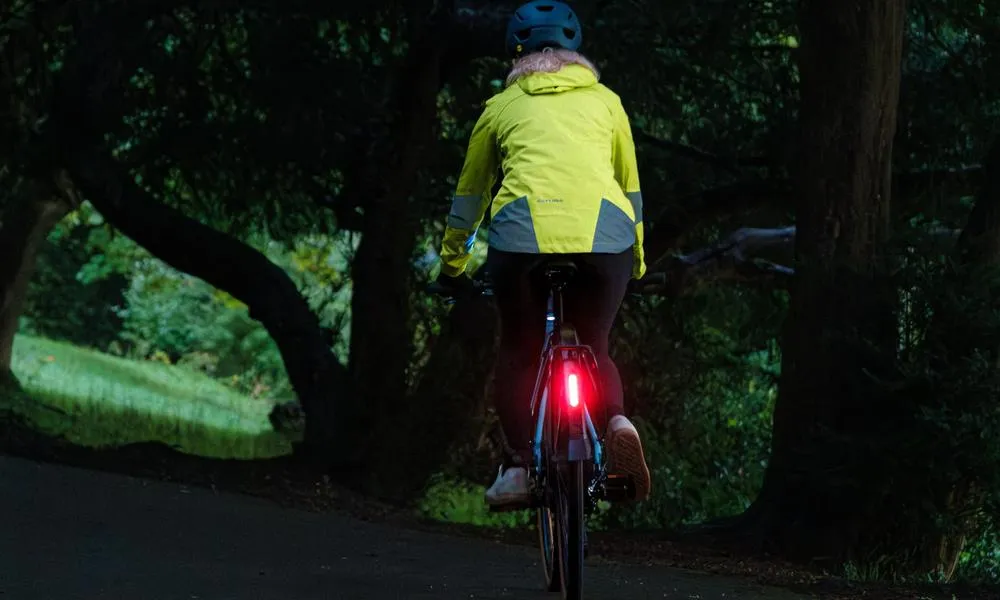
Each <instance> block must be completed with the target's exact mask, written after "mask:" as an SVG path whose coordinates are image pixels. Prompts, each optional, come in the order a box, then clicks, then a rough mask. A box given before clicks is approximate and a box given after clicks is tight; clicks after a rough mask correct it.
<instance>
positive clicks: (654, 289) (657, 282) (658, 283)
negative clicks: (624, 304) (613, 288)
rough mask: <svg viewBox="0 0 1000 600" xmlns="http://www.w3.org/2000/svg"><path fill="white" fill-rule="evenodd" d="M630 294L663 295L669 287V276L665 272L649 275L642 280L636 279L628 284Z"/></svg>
mask: <svg viewBox="0 0 1000 600" xmlns="http://www.w3.org/2000/svg"><path fill="white" fill-rule="evenodd" d="M628 283H629V285H628V291H629V293H630V294H635V295H640V294H657V293H662V292H663V291H664V289H665V288H666V286H667V274H666V273H664V272H657V273H649V274H647V275H646V276H645V277H643V278H642V279H639V280H638V281H636V280H635V279H633V280H631V281H629V282H628Z"/></svg>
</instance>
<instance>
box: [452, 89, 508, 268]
mask: <svg viewBox="0 0 1000 600" xmlns="http://www.w3.org/2000/svg"><path fill="white" fill-rule="evenodd" d="M498 168H499V160H498V158H497V147H496V131H495V130H494V129H493V124H492V123H491V118H490V109H489V106H487V108H486V110H484V111H483V114H482V115H480V117H479V120H478V121H477V122H476V126H475V127H474V128H473V129H472V136H471V138H470V139H469V147H468V150H467V151H466V154H465V164H464V165H463V166H462V173H461V175H459V177H458V185H457V186H456V187H455V195H454V197H453V198H452V201H451V212H449V213H448V224H447V225H446V227H445V230H444V238H443V239H442V241H441V273H443V274H445V275H448V276H451V277H455V276H458V275H461V274H462V273H463V272H465V267H466V265H467V264H468V262H469V256H470V254H469V253H470V252H471V251H472V246H473V244H474V242H475V240H476V231H477V230H478V229H479V225H480V224H481V223H482V222H483V218H484V217H485V216H486V210H487V209H488V208H489V206H490V201H491V198H490V193H491V191H492V189H493V183H494V182H495V181H496V174H497V169H498Z"/></svg>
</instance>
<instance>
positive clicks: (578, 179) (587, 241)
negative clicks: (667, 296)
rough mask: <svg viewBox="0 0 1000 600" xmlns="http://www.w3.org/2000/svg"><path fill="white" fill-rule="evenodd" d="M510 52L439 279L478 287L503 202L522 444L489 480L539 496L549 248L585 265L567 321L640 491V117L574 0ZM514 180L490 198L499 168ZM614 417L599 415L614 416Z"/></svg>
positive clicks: (510, 376) (497, 275) (526, 31)
mask: <svg viewBox="0 0 1000 600" xmlns="http://www.w3.org/2000/svg"><path fill="white" fill-rule="evenodd" d="M506 38H507V39H506V48H507V52H508V54H509V55H510V56H511V57H512V59H513V61H512V68H511V71H510V73H509V75H508V76H507V80H506V89H505V90H504V91H502V92H500V93H498V94H497V95H495V96H493V97H492V98H490V99H489V100H488V101H487V102H486V105H485V109H484V110H483V113H482V115H481V116H480V117H479V120H478V122H477V123H476V125H475V127H474V129H473V131H472V135H471V139H470V141H469V146H468V151H467V153H466V157H465V164H464V166H463V168H462V172H461V175H460V177H459V180H458V185H457V189H456V191H455V195H454V198H453V200H452V205H451V211H450V213H449V215H448V222H447V227H446V229H445V233H444V239H443V242H442V249H441V274H440V276H439V277H438V282H439V283H441V284H442V285H444V286H448V287H451V288H453V289H456V290H461V289H463V288H467V287H468V285H469V283H470V281H469V279H468V277H467V276H466V275H465V267H466V265H467V263H468V261H469V252H470V250H471V249H472V245H473V241H474V239H475V235H476V231H477V230H478V228H479V226H480V224H481V223H482V221H483V219H484V218H485V214H486V211H487V209H489V208H490V206H491V205H492V211H491V222H490V226H489V252H488V254H487V259H486V267H485V268H486V269H487V271H488V272H489V273H490V276H491V279H492V282H493V288H494V294H495V298H496V303H497V309H498V312H499V316H500V348H499V356H498V363H497V365H496V373H495V392H496V394H495V395H496V400H495V406H496V410H497V415H498V416H499V418H500V424H501V426H502V427H503V430H504V434H505V437H506V438H507V442H508V445H509V446H510V449H511V450H512V452H511V455H510V456H508V457H507V459H506V460H505V461H504V462H505V464H503V465H501V466H500V469H499V473H498V474H497V478H496V481H495V482H494V484H493V485H492V487H490V488H489V490H487V492H486V502H487V503H488V504H491V505H495V506H496V505H512V504H521V503H524V502H526V501H527V500H528V499H529V498H530V495H529V490H528V485H527V470H526V465H528V464H530V459H531V455H530V450H529V448H530V447H529V440H530V438H531V431H532V423H531V415H530V410H529V403H530V398H531V394H532V390H533V388H534V384H535V376H536V374H537V369H538V366H539V365H538V363H539V350H540V349H541V347H542V344H543V341H544V318H545V313H546V300H547V286H546V282H545V280H544V277H541V278H540V277H539V275H538V270H537V269H535V267H536V266H537V264H538V259H539V258H540V257H539V255H563V256H562V257H563V258H572V259H573V260H574V261H575V262H576V264H577V266H578V272H577V274H576V276H575V277H574V278H573V280H572V282H571V283H570V285H569V286H567V288H566V289H565V291H564V312H565V317H566V319H567V321H569V322H571V323H573V325H574V326H575V327H576V328H577V332H578V335H579V336H580V338H581V342H582V343H584V344H587V345H589V346H590V347H591V348H593V350H594V352H595V354H596V356H597V360H598V365H599V368H600V373H601V378H602V381H601V385H602V391H603V398H604V400H605V407H604V408H606V410H607V412H605V411H602V410H599V409H598V410H595V411H594V418H595V419H597V418H600V416H601V415H603V414H607V415H608V416H609V417H610V418H609V419H608V422H607V424H606V426H607V430H606V438H605V439H606V445H607V452H608V468H609V472H610V473H616V474H623V475H630V476H632V477H633V478H634V480H635V483H636V499H637V500H642V499H645V498H646V497H647V496H648V495H649V488H650V474H649V469H648V468H647V466H646V461H645V457H644V456H643V451H642V444H641V442H640V440H639V434H638V432H637V431H636V429H635V427H634V426H633V425H632V423H631V422H630V421H629V420H628V418H626V417H625V416H624V414H622V413H623V399H622V396H623V394H622V382H621V378H620V376H619V374H618V369H617V367H616V366H615V364H614V362H612V360H611V358H610V357H609V356H608V338H609V335H610V331H611V326H612V324H613V323H614V320H615V317H616V316H617V313H618V309H619V307H620V305H621V302H622V300H623V299H624V297H625V293H626V288H627V286H628V282H629V280H630V279H631V278H635V279H639V278H641V277H642V276H643V274H644V273H645V270H646V266H645V262H644V260H643V248H642V237H643V227H642V194H641V192H640V190H639V176H638V171H637V166H636V158H635V146H634V144H633V141H632V133H631V129H630V124H629V119H628V116H627V115H626V113H625V110H624V108H623V107H622V104H621V101H620V99H619V97H618V96H617V95H616V94H615V93H614V92H612V91H611V90H610V89H608V88H607V87H605V86H604V85H602V84H600V83H598V78H599V74H598V70H597V69H596V68H595V67H594V65H593V64H592V63H591V62H590V61H589V60H588V59H587V58H585V57H584V56H583V55H581V54H579V53H578V52H577V49H578V48H579V47H580V42H581V28H580V23H579V21H578V19H577V16H576V14H575V13H574V12H573V10H572V9H571V8H570V7H569V6H567V5H566V4H564V3H562V2H557V1H554V0H535V1H533V2H528V3H527V4H524V5H523V6H521V7H520V8H518V9H517V10H516V11H515V12H514V15H513V16H512V17H511V19H510V22H509V24H508V26H507V35H506ZM498 168H500V169H502V173H503V181H502V184H501V187H500V190H499V192H498V193H497V195H496V197H495V198H491V193H492V189H493V184H494V183H495V181H496V175H497V169H498ZM603 425H604V424H603V423H600V424H598V426H603Z"/></svg>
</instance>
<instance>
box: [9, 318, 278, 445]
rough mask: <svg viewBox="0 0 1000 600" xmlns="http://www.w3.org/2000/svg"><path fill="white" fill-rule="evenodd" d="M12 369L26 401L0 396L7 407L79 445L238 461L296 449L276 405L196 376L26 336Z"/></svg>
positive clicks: (16, 350) (18, 343)
mask: <svg viewBox="0 0 1000 600" xmlns="http://www.w3.org/2000/svg"><path fill="white" fill-rule="evenodd" d="M11 367H12V370H13V372H14V375H15V376H16V377H17V378H18V380H19V381H20V383H21V386H22V387H23V389H24V391H25V392H26V396H20V397H15V396H6V397H3V396H0V405H2V406H5V407H6V408H10V409H12V410H13V411H14V412H16V413H18V414H20V415H22V416H23V417H24V418H25V419H27V420H28V421H29V422H30V423H31V424H32V426H33V427H35V428H37V429H38V430H40V431H42V432H44V433H47V434H52V435H60V436H63V437H65V438H66V439H68V440H69V441H71V442H73V443H76V444H80V445H83V446H90V447H106V446H120V445H125V444H129V443H135V442H150V441H155V442H162V443H164V444H167V445H169V446H172V447H174V448H176V449H178V450H180V451H182V452H186V453H189V454H196V455H200V456H207V457H212V458H236V459H255V458H270V457H274V456H280V455H284V454H288V453H289V452H290V451H291V441H290V440H289V439H288V438H286V437H285V436H283V435H281V434H279V433H277V432H275V431H274V430H273V429H272V427H271V425H270V423H269V422H268V419H267V415H268V413H269V412H270V410H271V408H272V406H273V405H272V404H271V403H270V402H265V401H259V400H253V399H251V398H249V397H247V396H245V395H243V394H240V393H238V392H236V391H234V390H232V389H230V388H228V387H226V386H225V385H224V384H222V383H220V382H218V381H216V380H214V379H212V378H210V377H208V376H205V375H202V374H199V373H195V372H193V371H189V370H186V369H183V368H179V367H173V366H169V365H165V364H162V363H155V362H146V361H136V360H128V359H123V358H118V357H114V356H110V355H107V354H102V353H100V352H96V351H92V350H87V349H84V348H79V347H76V346H73V345H70V344H66V343H62V342H55V341H52V340H47V339H42V338H35V337H30V336H25V335H19V336H17V338H15V341H14V358H13V362H12V365H11ZM25 397H27V398H30V400H25V399H23V398H25ZM18 398H21V399H18Z"/></svg>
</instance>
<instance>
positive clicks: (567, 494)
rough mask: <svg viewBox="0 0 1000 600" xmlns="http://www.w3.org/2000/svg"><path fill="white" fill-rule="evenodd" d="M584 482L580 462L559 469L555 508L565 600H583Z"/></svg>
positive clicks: (560, 570)
mask: <svg viewBox="0 0 1000 600" xmlns="http://www.w3.org/2000/svg"><path fill="white" fill-rule="evenodd" d="M585 489H586V480H585V479H584V470H583V461H574V462H571V463H568V464H565V465H562V468H561V469H560V477H559V489H558V496H559V498H558V499H557V506H558V508H559V515H558V516H559V519H558V521H559V526H558V529H559V530H560V531H559V534H560V535H559V538H558V540H559V542H560V543H559V546H560V548H559V558H560V559H561V560H560V562H561V563H562V564H561V565H560V568H559V575H560V577H561V578H562V586H561V587H562V597H563V598H565V599H566V600H582V598H583V557H584V541H585V536H586V513H585V509H584V501H585Z"/></svg>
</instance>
